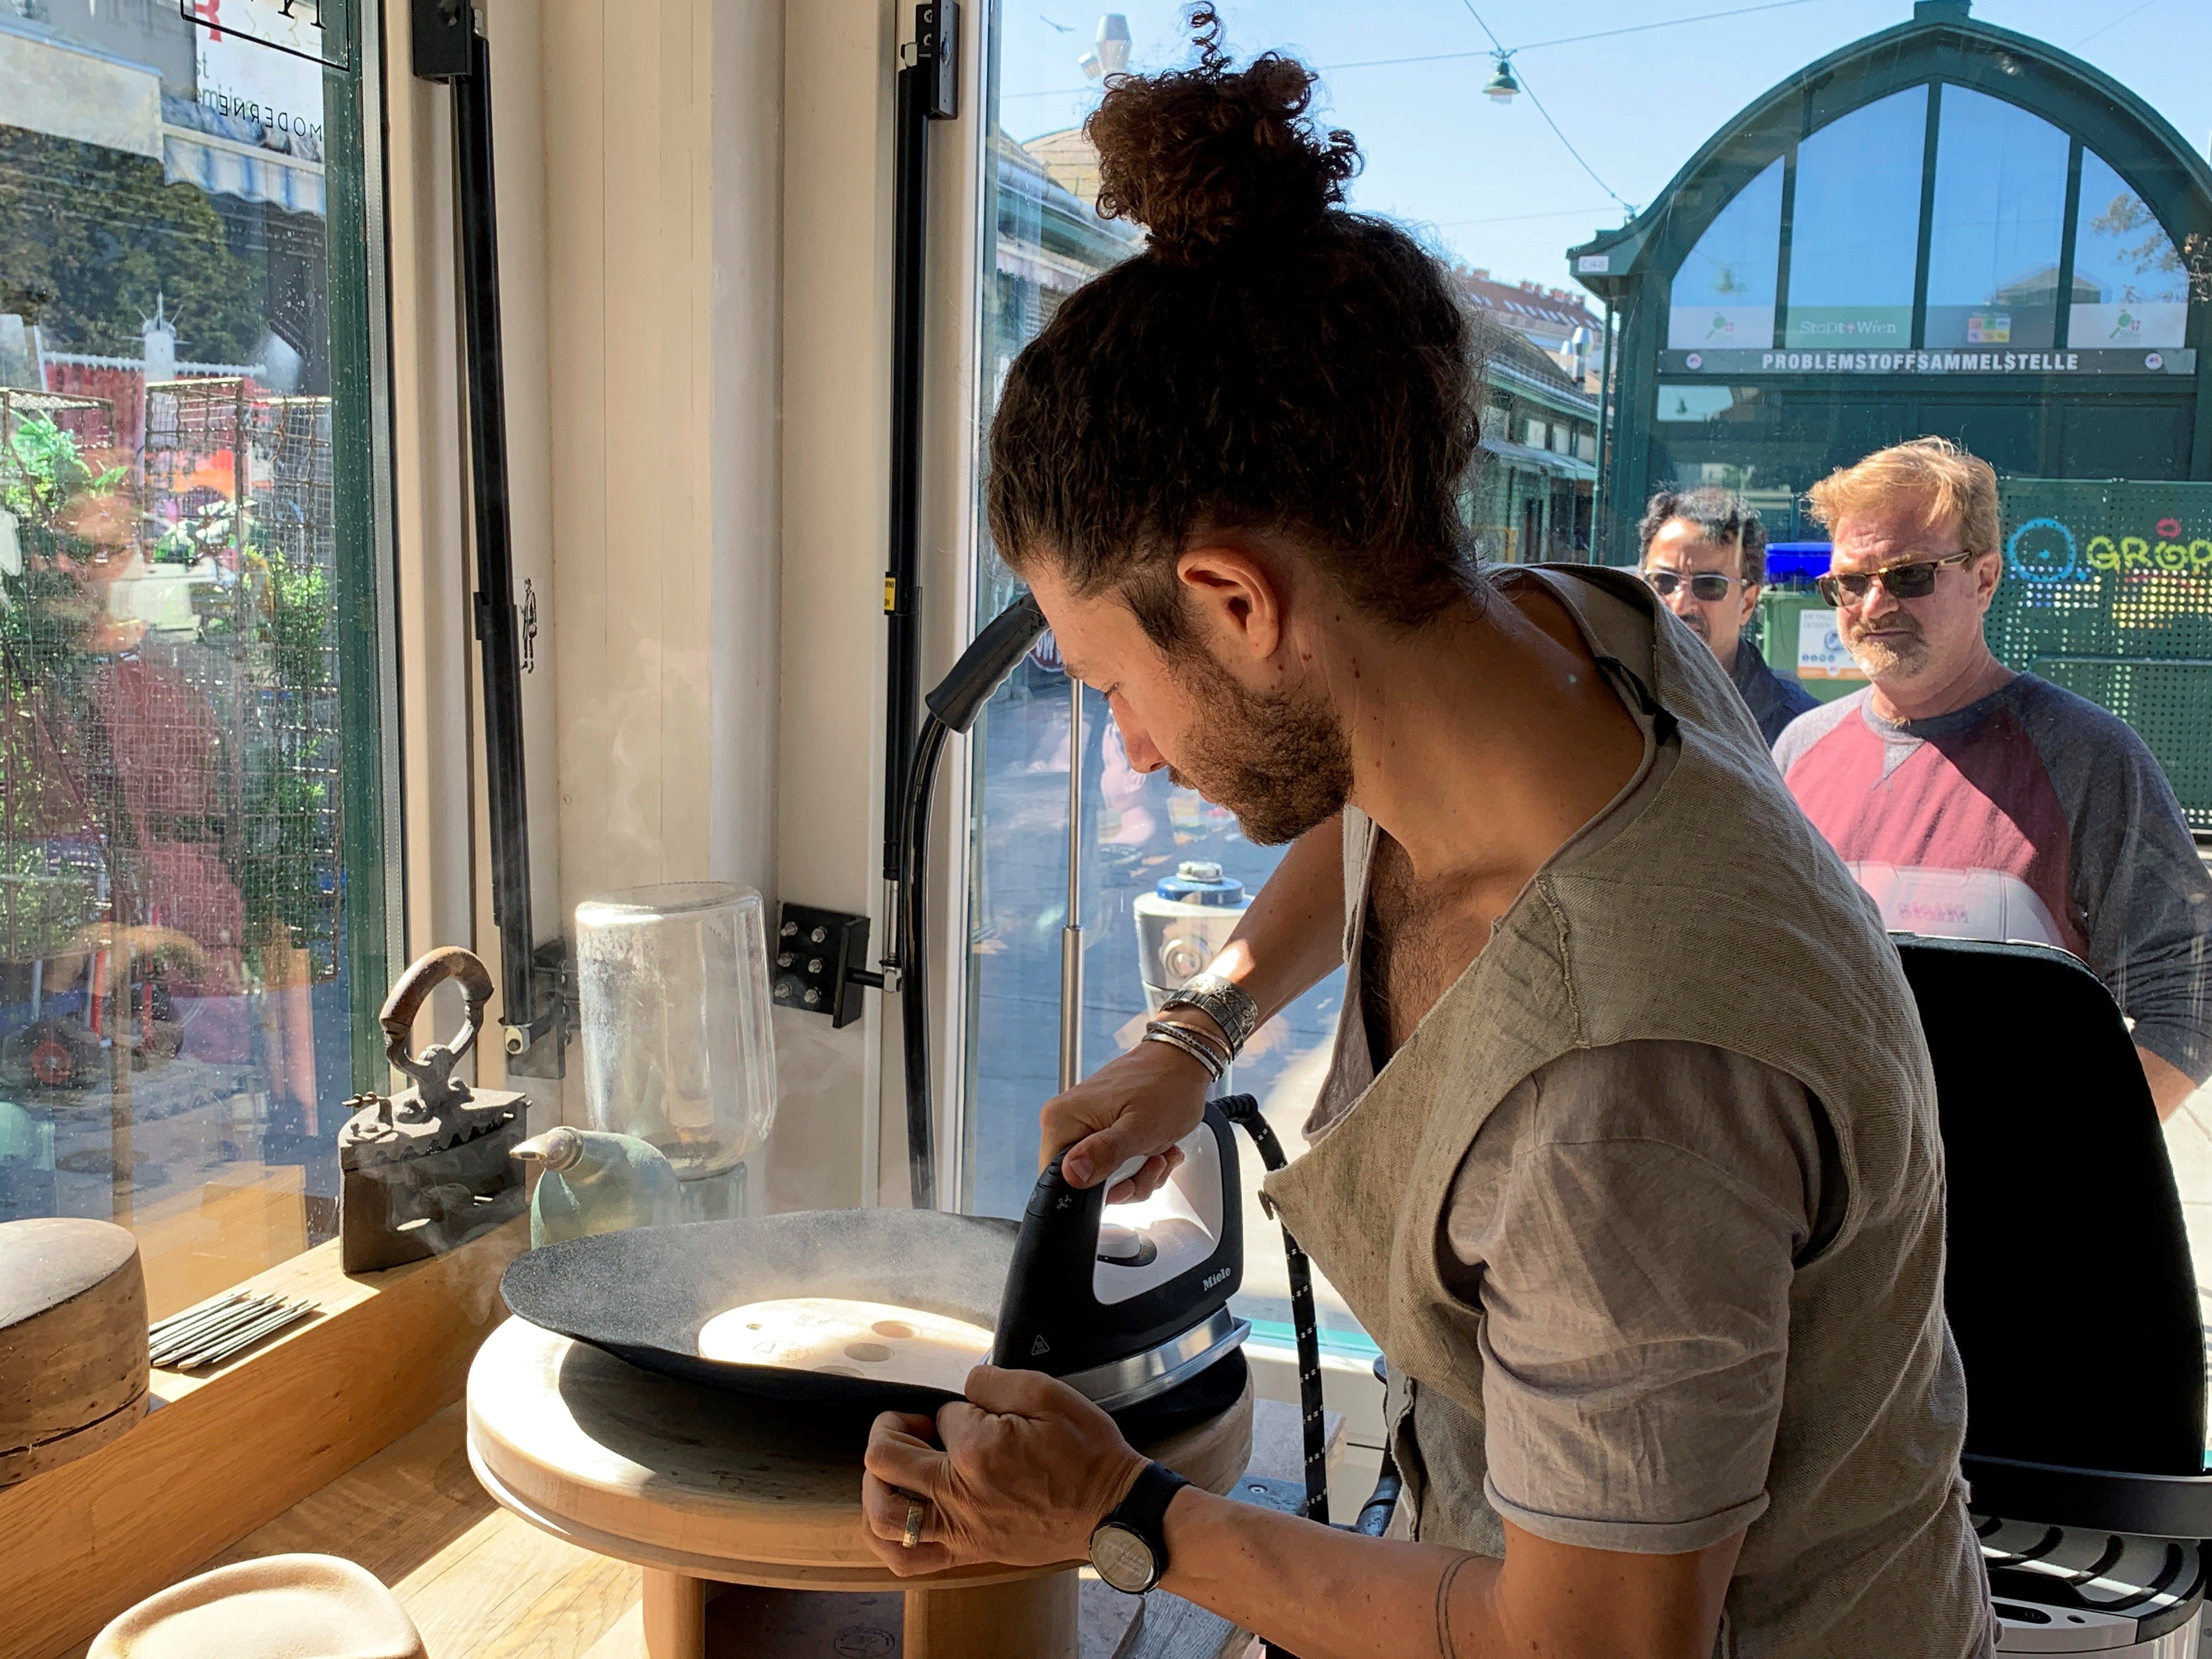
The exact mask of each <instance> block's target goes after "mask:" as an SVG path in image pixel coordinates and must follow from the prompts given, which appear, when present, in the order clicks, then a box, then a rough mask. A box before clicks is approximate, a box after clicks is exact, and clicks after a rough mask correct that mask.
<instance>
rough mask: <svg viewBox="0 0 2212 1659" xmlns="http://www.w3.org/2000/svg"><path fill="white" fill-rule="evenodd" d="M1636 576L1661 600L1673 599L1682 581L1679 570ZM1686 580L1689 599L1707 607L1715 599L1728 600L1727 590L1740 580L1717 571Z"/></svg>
mask: <svg viewBox="0 0 2212 1659" xmlns="http://www.w3.org/2000/svg"><path fill="white" fill-rule="evenodd" d="M1638 574H1639V575H1641V576H1642V577H1643V578H1644V580H1645V581H1647V582H1649V583H1650V585H1651V591H1652V592H1654V593H1656V594H1657V595H1658V596H1659V597H1660V598H1661V599H1671V598H1672V597H1674V590H1675V589H1676V588H1678V587H1680V586H1681V585H1682V581H1683V577H1682V573H1681V572H1680V571H1679V570H1644V571H1639V572H1638ZM1688 580H1689V583H1690V597H1691V598H1692V599H1703V600H1704V601H1705V603H1706V604H1707V605H1711V604H1712V603H1713V602H1714V601H1715V600H1716V599H1726V598H1728V595H1729V588H1731V587H1733V586H1735V584H1736V583H1737V582H1738V581H1740V580H1742V579H1741V577H1738V576H1729V575H1723V574H1722V573H1721V572H1719V571H1717V570H1700V571H1699V572H1698V574H1696V575H1694V576H1692V577H1690V578H1689V579H1688Z"/></svg>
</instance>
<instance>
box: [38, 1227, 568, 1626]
mask: <svg viewBox="0 0 2212 1659" xmlns="http://www.w3.org/2000/svg"><path fill="white" fill-rule="evenodd" d="M527 1237H528V1232H527V1223H526V1221H525V1220H523V1219H522V1218H517V1219H515V1220H513V1221H511V1222H509V1223H507V1225H505V1226H503V1227H501V1228H500V1229H499V1230H498V1231H496V1232H494V1233H491V1234H488V1235H487V1236H486V1237H483V1238H480V1239H477V1240H475V1241H474V1242H473V1243H469V1244H465V1245H464V1246H462V1248H461V1249H458V1250H455V1251H453V1252H451V1253H450V1254H448V1255H443V1256H438V1257H435V1258H433V1259H432V1260H430V1261H417V1262H412V1263H410V1264H409V1265H408V1266H406V1267H394V1268H392V1269H391V1270H390V1271H388V1272H386V1273H366V1274H362V1275H361V1276H359V1277H356V1278H349V1277H348V1276H347V1275H346V1274H345V1273H343V1272H342V1271H340V1269H339V1267H338V1246H337V1241H336V1240H332V1241H331V1243H326V1244H321V1245H318V1246H317V1247H316V1248H315V1249H312V1250H308V1251H307V1252H305V1253H303V1254H302V1255H297V1256H295V1257H293V1258H292V1259H291V1260H289V1261H283V1262H280V1263H278V1264H277V1265H276V1267H270V1268H269V1269H267V1270H266V1271H264V1272H263V1273H256V1274H255V1275H254V1276H253V1277H252V1278H251V1279H246V1281H245V1282H244V1285H242V1287H241V1288H245V1289H249V1290H252V1291H264V1292H268V1293H270V1294H273V1295H277V1296H283V1297H303V1296H304V1297H309V1298H311V1299H312V1300H313V1301H314V1302H316V1303H317V1304H319V1305H320V1310H321V1311H320V1312H319V1314H318V1315H317V1316H316V1317H314V1318H313V1319H311V1320H309V1321H307V1322H306V1323H304V1324H302V1325H298V1326H295V1327H294V1328H292V1329H290V1330H289V1331H286V1332H284V1333H283V1334H280V1335H278V1336H276V1337H275V1338H273V1339H271V1340H270V1341H268V1342H266V1343H264V1344H263V1345H261V1346H259V1347H258V1348H256V1349H254V1350H253V1351H252V1352H250V1353H247V1354H245V1355H243V1356H241V1357H240V1358H237V1359H235V1360H234V1361H232V1362H231V1363H230V1364H228V1365H224V1366H222V1367H219V1368H217V1369H215V1370H208V1371H201V1372H195V1373H191V1374H186V1373H184V1372H179V1371H164V1370H157V1371H155V1373H154V1376H153V1383H152V1388H151V1394H152V1395H153V1409H152V1410H150V1411H149V1413H148V1414H147V1416H146V1417H145V1418H144V1419H143V1420H141V1421H140V1422H139V1423H138V1424H137V1426H135V1427H134V1428H132V1429H131V1431H130V1432H129V1433H128V1434H126V1435H125V1436H123V1437H122V1438H120V1439H119V1440H116V1441H112V1442H111V1443H109V1444H107V1445H106V1446H104V1447H102V1448H101V1449H100V1450H98V1451H96V1452H94V1453H92V1454H91V1455H88V1456H85V1457H82V1458H79V1459H78V1460H77V1461H76V1462H73V1463H65V1464H64V1465H62V1466H61V1467H60V1468H56V1469H50V1470H48V1471H47V1472H46V1474H37V1475H33V1476H32V1477H31V1478H30V1479H29V1480H24V1481H21V1482H20V1483H19V1484H17V1485H15V1486H9V1487H6V1488H0V1608H4V1609H6V1613H7V1617H6V1620H5V1621H4V1640H0V1654H4V1656H5V1659H54V1656H57V1655H61V1654H65V1653H67V1652H68V1651H70V1650H71V1649H72V1648H73V1647H76V1645H78V1644H82V1642H84V1641H86V1640H87V1639H88V1638H90V1637H91V1636H92V1635H93V1634H94V1632H96V1631H98V1630H99V1628H100V1626H101V1625H103V1624H105V1623H106V1621H107V1620H109V1619H111V1618H112V1617H114V1616H115V1614H117V1613H120V1612H122V1611H123V1610H124V1609H125V1608H126V1607H130V1606H131V1605H132V1604H133V1603H134V1602H136V1601H139V1600H141V1599H143V1597H145V1596H147V1595H152V1594H153V1593H154V1592H155V1590H158V1589H163V1588H165V1587H166V1586H167V1585H169V1584H171V1583H174V1582H175V1581H176V1580H177V1579H179V1578H181V1577H185V1576H186V1575H188V1574H190V1573H191V1572H192V1571H195V1570H197V1568H198V1567H199V1566H200V1565H202V1564H203V1563H204V1562H206V1561H207V1560H209V1559H210V1558H211V1557H213V1556H215V1555H216V1554H217V1553H219V1552H221V1551H222V1550H224V1549H226V1548H228V1547H229V1546H231V1545H232V1544H234V1543H235V1542H237V1541H239V1540H240V1539H241V1538H243V1537H245V1536H246V1534H248V1533H250V1532H252V1531H253V1529H254V1528H257V1527H259V1526H261V1525H262V1524H263V1523H264V1522H268V1521H269V1520H270V1519H272V1518H273V1517H275V1516H277V1515H280V1514H282V1513H283V1511H284V1510H288V1509H289V1508H290V1507H291V1506H292V1505H293V1504H296V1503H298V1502H299V1501H300V1500H301V1499H302V1498H306V1497H307V1495H308V1494H309V1493H311V1492H315V1491H316V1490H317V1489H319V1487H321V1486H325V1485H326V1484H328V1483H329V1482H330V1481H331V1480H336V1479H337V1477H338V1476H339V1475H341V1474H344V1473H345V1472H346V1471H347V1470H348V1469H350V1468H353V1467H354V1466H355V1465H356V1464H357V1463H359V1462H362V1460H363V1459H364V1458H367V1457H368V1456H370V1455H373V1454H374V1453H375V1452H377V1451H379V1450H380V1449H383V1448H384V1447H386V1446H387V1445H389V1444H391V1443H392V1442H393V1441H395V1440H397V1439H398V1438H399V1437H401V1436H402V1435H404V1434H406V1433H407V1432H408V1431H410V1430H412V1429H413V1428H415V1427H416V1425H419V1424H421V1423H422V1422H423V1421H424V1420H425V1419H428V1417H429V1416H430V1415H431V1414H432V1413H435V1412H436V1411H438V1410H440V1409H441V1407H446V1406H448V1405H450V1404H452V1403H453V1401H456V1400H458V1399H459V1398H460V1396H461V1392H462V1389H463V1387H464V1385H465V1383H466V1380H467V1376H468V1366H469V1361H470V1359H471V1358H473V1357H474V1355H475V1353H476V1350H477V1345H478V1344H480V1343H481V1342H482V1341H483V1339H484V1337H485V1336H486V1335H487V1334H489V1332H490V1330H491V1328H493V1327H494V1326H495V1325H496V1324H497V1323H498V1322H499V1321H500V1320H501V1317H503V1316H504V1311H505V1310H503V1309H502V1308H501V1305H500V1302H499V1275H500V1273H501V1270H502V1269H504V1268H505V1267H506V1266H507V1262H508V1261H511V1260H512V1259H513V1257H514V1256H515V1255H518V1254H520V1251H521V1250H522V1249H523V1247H524V1245H525V1243H526V1241H527Z"/></svg>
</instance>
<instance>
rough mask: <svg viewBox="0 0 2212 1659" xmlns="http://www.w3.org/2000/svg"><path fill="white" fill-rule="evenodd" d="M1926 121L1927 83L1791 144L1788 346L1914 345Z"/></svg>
mask: <svg viewBox="0 0 2212 1659" xmlns="http://www.w3.org/2000/svg"><path fill="white" fill-rule="evenodd" d="M1927 127H1928V88H1926V87H1911V88H1907V89H1906V90H1905V91H1903V92H1898V93H1892V94H1890V95H1889V96H1888V97H1887V98H1884V99H1881V100H1878V101H1877V102H1875V103H1871V104H1868V105H1865V106H1863V107H1861V108H1859V109H1855V110H1853V111H1852V112H1850V114H1848V115H1845V116H1842V117H1839V118H1838V119H1836V120H1833V121H1831V122H1830V123H1829V124H1828V125H1826V126H1825V127H1822V128H1821V129H1820V131H1817V132H1815V133H1814V134H1813V135H1812V136H1811V137H1808V138H1807V139H1806V140H1805V141H1804V142H1803V143H1801V144H1799V145H1798V146H1797V191H1796V199H1795V201H1794V203H1793V204H1792V206H1791V209H1790V301H1789V316H1788V318H1787V320H1786V321H1785V323H1784V329H1783V343H1784V344H1785V345H1788V346H1790V347H1792V348H1805V347H1829V348H1833V349H1838V350H1868V349H1877V350H1878V349H1892V350H1895V349H1902V348H1904V347H1906V346H1909V345H1911V343H1912V341H1911V337H1912V279H1913V275H1914V270H1915V268H1916V266H1917V264H1918V260H1919V248H1920V164H1921V157H1922V155H1923V151H1924V150H1925V149H1926V142H1927Z"/></svg>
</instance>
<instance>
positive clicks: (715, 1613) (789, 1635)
mask: <svg viewBox="0 0 2212 1659" xmlns="http://www.w3.org/2000/svg"><path fill="white" fill-rule="evenodd" d="M1077 1591H1078V1583H1077V1578H1076V1574H1075V1571H1074V1570H1073V1568H1070V1569H1069V1570H1068V1571H1065V1572H1055V1573H1050V1574H1048V1575H1046V1576H1045V1577H1042V1578H1024V1579H1018V1580H1017V1581H1015V1582H1014V1583H1006V1584H982V1585H977V1586H974V1587H972V1588H968V1589H910V1590H906V1591H903V1592H902V1591H899V1590H894V1589H885V1590H858V1591H846V1592H842V1593H841V1592H837V1591H822V1590H779V1589H754V1588H752V1587H750V1586H749V1585H744V1584H717V1583H708V1582H707V1581H705V1580H703V1579H698V1578H686V1577H684V1576H683V1575H682V1574H680V1573H673V1572H666V1571H662V1570H660V1569H659V1568H657V1567H647V1569H646V1570H645V1604H644V1608H643V1612H644V1615H645V1619H644V1624H645V1653H646V1659H817V1656H820V1655H823V1654H832V1653H834V1654H836V1655H838V1656H840V1659H846V1656H850V1659H1079V1638H1078V1600H1079V1597H1078V1594H1077Z"/></svg>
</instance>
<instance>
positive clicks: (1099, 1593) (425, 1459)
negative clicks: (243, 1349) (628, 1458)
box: [68, 1401, 1341, 1659]
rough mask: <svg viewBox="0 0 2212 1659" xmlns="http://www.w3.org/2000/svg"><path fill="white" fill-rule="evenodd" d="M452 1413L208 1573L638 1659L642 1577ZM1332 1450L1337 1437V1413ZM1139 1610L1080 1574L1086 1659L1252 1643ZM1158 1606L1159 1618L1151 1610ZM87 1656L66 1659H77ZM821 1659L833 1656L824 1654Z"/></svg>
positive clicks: (1291, 1413) (1166, 1602)
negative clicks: (495, 1487) (383, 1595)
mask: <svg viewBox="0 0 2212 1659" xmlns="http://www.w3.org/2000/svg"><path fill="white" fill-rule="evenodd" d="M1257 1407H1258V1409H1257V1410H1256V1411H1255V1417H1254V1423H1253V1431H1254V1432H1253V1441H1254V1444H1253V1468H1254V1471H1255V1474H1261V1475H1273V1476H1276V1477H1278V1478H1287V1477H1289V1476H1292V1475H1294V1474H1295V1472H1296V1470H1297V1461H1298V1460H1297V1412H1296V1410H1295V1409H1294V1408H1293V1407H1289V1406H1285V1405H1281V1404H1279V1403H1278V1402H1275V1401H1258V1402H1257ZM464 1430H465V1419H464V1417H463V1413H462V1407H460V1406H459V1405H454V1406H451V1407H447V1409H446V1410H444V1411H442V1412H440V1413H438V1414H437V1415H436V1416H435V1417H433V1418H432V1419H430V1420H429V1421H428V1422H427V1423H425V1424H423V1425H422V1427H421V1428H419V1429H416V1431H414V1432H413V1433H411V1434H409V1435H407V1436H405V1437H403V1438H401V1439H399V1440H398V1441H396V1442H394V1443H392V1445H390V1446H387V1447H386V1448H385V1449H384V1450H382V1451H380V1452H379V1453H378V1454H377V1455H375V1456H374V1457H371V1458H370V1459H368V1461H367V1462H364V1463H362V1464H361V1465H359V1466H358V1467H356V1468H354V1469H353V1470H352V1471H351V1472H350V1473H349V1474H346V1475H344V1476H343V1477H341V1478H340V1479H339V1480H335V1481H332V1482H331V1484H330V1485H329V1486H325V1487H324V1488H323V1489H322V1490H321V1491H320V1492H316V1493H315V1494H314V1495H313V1497H311V1498H307V1499H305V1500H304V1501H303V1502H301V1503H300V1504H295V1506H294V1507H293V1508H291V1509H290V1510H287V1511H286V1512H285V1513H284V1514H283V1515H281V1516H278V1517H277V1518H276V1520H274V1521H272V1522H270V1523H269V1524H268V1525H266V1526H264V1527H262V1528H259V1529H258V1531H255V1532H253V1533H251V1534H248V1535H247V1536H246V1537H245V1538H243V1539H241V1540H240V1541H238V1542H237V1543H236V1544H234V1545H233V1546H232V1547H230V1548H229V1549H228V1550H225V1551H224V1552H223V1553H222V1554H221V1555H219V1556H217V1557H216V1559H213V1560H212V1561H210V1562H209V1563H208V1564H207V1565H209V1566H210V1567H216V1566H222V1565H228V1563H230V1562H233V1561H246V1560H252V1559H255V1558H257V1557H260V1556H264V1555H281V1554H286V1553H293V1552H308V1553H320V1554H331V1555H343V1556H345V1557H347V1558H349V1559H352V1560H355V1561H357V1562H359V1563H360V1564H361V1565H362V1566H364V1567H366V1568H368V1570H369V1571H371V1572H373V1573H374V1574H375V1575H376V1576H377V1577H379V1578H380V1579H381V1580H383V1581H384V1583H386V1584H387V1585H389V1586H391V1588H392V1591H393V1593H394V1594H395V1595H398V1598H399V1601H400V1602H401V1604H402V1605H403V1606H404V1607H405V1608H406V1609H407V1613H408V1616H409V1617H410V1618H411V1619H413V1620H414V1621H415V1625H416V1629H417V1630H419V1631H421V1632H422V1641H423V1644H424V1645H425V1646H426V1647H427V1648H428V1650H429V1653H430V1659H641V1656H642V1654H643V1652H644V1642H643V1631H642V1627H641V1621H640V1613H639V1608H638V1598H639V1594H640V1585H639V1578H638V1569H637V1568H635V1567H634V1566H631V1565H628V1564H627V1563H625V1562H621V1561H615V1560H611V1559H608V1558H607V1557H605V1556H603V1555H594V1554H592V1553H591V1552H590V1551H588V1550H583V1549H579V1548H577V1547H575V1546H574V1545H573V1544H568V1543H564V1542H563V1541H561V1540H560V1539H557V1538H555V1537H553V1536H552V1535H551V1534H548V1533H544V1532H541V1531H539V1530H538V1528H536V1527H533V1526H532V1525H530V1524H529V1523H528V1522H526V1521H522V1520H520V1519H518V1518H517V1517H516V1516H513V1515H511V1514H509V1513H508V1512H507V1510H502V1509H501V1508H500V1507H499V1506H498V1505H497V1504H494V1503H493V1502H492V1501H491V1499H490V1498H489V1497H488V1496H486V1495H485V1492H484V1490H483V1487H482V1486H479V1485H478V1484H477V1478H476V1476H475V1475H474V1474H472V1473H471V1471H470V1468H469V1461H468V1454H467V1451H466V1449H465V1446H464V1443H463V1435H464ZM1330 1430H1331V1438H1332V1443H1333V1444H1334V1443H1336V1442H1337V1441H1338V1439H1339V1437H1340V1432H1341V1424H1340V1422H1338V1421H1337V1420H1336V1419H1335V1416H1334V1413H1331V1420H1330ZM1146 1601H1147V1609H1146V1616H1145V1618H1144V1620H1142V1621H1141V1622H1138V1621H1136V1620H1134V1614H1135V1613H1136V1610H1137V1606H1138V1604H1137V1603H1136V1602H1135V1601H1133V1600H1132V1599H1131V1598H1129V1597H1127V1596H1123V1595H1118V1594H1116V1593H1115V1591H1113V1590H1111V1589H1107V1588H1106V1587H1105V1586H1104V1585H1103V1584H1101V1583H1097V1581H1096V1580H1095V1579H1091V1578H1090V1577H1088V1575H1087V1574H1086V1581H1085V1584H1084V1587H1083V1659H1145V1656H1149V1655H1151V1654H1152V1653H1153V1652H1154V1651H1155V1650H1157V1651H1158V1652H1159V1653H1161V1654H1164V1655H1173V1656H1176V1659H1184V1656H1190V1659H1198V1656H1200V1655H1203V1656H1205V1659H1217V1656H1226V1655H1235V1654H1238V1653H1241V1651H1242V1650H1243V1648H1244V1646H1245V1645H1246V1643H1245V1641H1244V1639H1243V1638H1237V1637H1234V1636H1233V1635H1232V1634H1231V1632H1229V1631H1228V1629H1227V1627H1226V1626H1222V1625H1221V1624H1220V1621H1218V1620H1214V1619H1213V1617H1212V1614H1208V1613H1200V1611H1199V1610H1198V1609H1195V1608H1191V1607H1188V1604H1187V1603H1184V1602H1180V1601H1176V1599H1175V1598H1174V1597H1172V1596H1169V1595H1164V1594H1163V1593H1160V1592H1157V1591H1156V1592H1155V1593H1154V1594H1153V1595H1152V1596H1151V1597H1148V1598H1146ZM1152 1604H1157V1605H1152ZM83 1654H84V1650H83V1649H82V1648H79V1649H77V1650H75V1652H74V1653H72V1654H70V1656H68V1659H82V1656H83ZM825 1659H827V1656H826V1655H825Z"/></svg>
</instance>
